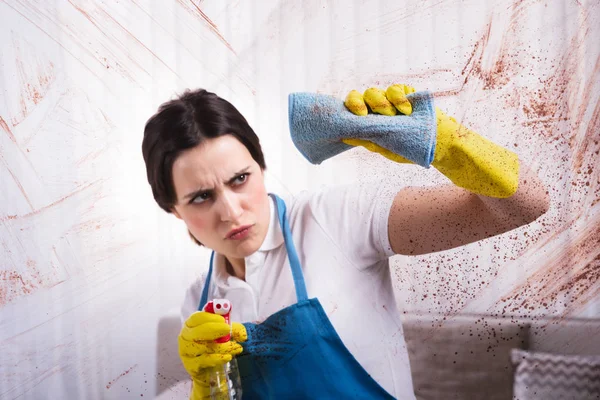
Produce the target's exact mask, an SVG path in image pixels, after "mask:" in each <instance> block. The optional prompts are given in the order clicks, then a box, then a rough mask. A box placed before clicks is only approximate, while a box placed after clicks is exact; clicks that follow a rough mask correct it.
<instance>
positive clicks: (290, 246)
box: [270, 194, 308, 301]
mask: <svg viewBox="0 0 600 400" xmlns="http://www.w3.org/2000/svg"><path fill="white" fill-rule="evenodd" d="M270 196H271V197H273V198H274V199H275V206H276V208H277V215H278V216H279V225H280V226H281V230H282V231H283V240H284V241H285V249H286V250H287V254H288V260H289V261H290V266H291V267H292V276H293V277H294V286H295V287H296V298H297V299H298V301H304V300H308V294H307V292H306V285H305V283H304V274H303V273H302V267H301V266H300V259H299V258H298V253H296V247H295V246H294V240H293V238H292V232H291V231H290V226H289V224H288V219H287V218H286V215H285V212H286V206H285V202H284V201H283V200H282V199H281V198H279V196H277V195H274V194H270Z"/></svg>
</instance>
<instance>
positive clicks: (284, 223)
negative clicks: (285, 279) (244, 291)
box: [198, 194, 308, 311]
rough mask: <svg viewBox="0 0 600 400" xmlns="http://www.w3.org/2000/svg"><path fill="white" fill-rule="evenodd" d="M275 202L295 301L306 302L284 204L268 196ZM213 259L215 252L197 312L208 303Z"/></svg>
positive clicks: (306, 295)
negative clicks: (294, 289)
mask: <svg viewBox="0 0 600 400" xmlns="http://www.w3.org/2000/svg"><path fill="white" fill-rule="evenodd" d="M269 196H271V197H272V198H273V199H274V200H275V209H276V210H277V216H278V217H279V226H280V227H281V231H282V232H283V240H284V242H285V249H286V251H287V254H288V260H289V262H290V267H291V268H292V276H293V278H294V286H295V288H296V298H297V300H298V301H299V302H300V301H304V300H308V294H307V292H306V284H305V283H304V274H303V273H302V267H301V266H300V259H299V258H298V253H297V252H296V247H295V246H294V240H293V238H292V232H291V231H290V226H289V224H288V219H287V218H286V215H285V213H286V211H287V208H286V206H285V202H284V201H283V200H282V199H281V198H279V196H277V195H275V194H269ZM214 259H215V252H214V251H213V252H212V253H211V255H210V267H209V268H208V275H207V277H206V282H205V283H204V289H202V297H201V298H200V304H199V305H198V311H202V308H203V307H204V305H205V304H206V303H207V302H208V288H209V286H210V278H211V276H212V273H213V263H214Z"/></svg>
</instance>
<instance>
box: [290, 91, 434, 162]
mask: <svg viewBox="0 0 600 400" xmlns="http://www.w3.org/2000/svg"><path fill="white" fill-rule="evenodd" d="M406 97H407V99H408V100H409V101H410V103H411V104H412V109H413V112H412V114H411V115H403V114H398V115H396V116H393V117H389V116H385V115H379V114H369V115H366V116H362V117H361V116H358V115H354V114H353V113H351V112H350V111H349V110H348V109H347V108H346V106H345V105H344V102H343V101H342V100H340V99H338V98H336V97H333V96H329V95H322V94H315V93H292V94H290V95H289V123H290V133H291V136H292V141H293V142H294V144H295V145H296V148H297V149H298V150H299V151H300V153H302V155H304V157H306V159H307V160H308V161H310V162H311V163H312V164H320V163H322V162H323V161H325V160H327V159H328V158H330V157H333V156H335V155H338V154H340V153H342V152H344V151H346V150H349V149H352V148H354V146H350V145H347V144H345V143H342V141H341V140H342V139H363V140H368V141H371V142H373V143H376V144H378V145H379V146H381V147H384V148H386V149H387V150H390V151H392V152H394V153H396V154H398V155H401V156H402V157H404V158H406V159H408V160H410V161H412V162H414V163H416V164H418V165H421V166H423V167H429V165H430V164H431V162H432V161H433V154H434V151H435V138H436V129H437V125H436V116H435V111H434V107H433V97H432V96H431V94H430V93H429V92H427V91H424V92H416V93H411V94H408V95H406Z"/></svg>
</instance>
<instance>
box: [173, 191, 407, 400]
mask: <svg viewBox="0 0 600 400" xmlns="http://www.w3.org/2000/svg"><path fill="white" fill-rule="evenodd" d="M397 192H398V189H397V188H395V189H391V190H390V189H388V188H387V187H386V186H385V185H351V186H343V187H329V188H326V189H322V190H320V191H317V192H302V193H300V194H299V195H297V196H295V197H294V198H290V199H284V200H285V203H286V206H287V217H288V220H289V225H290V229H291V231H292V236H293V239H294V244H295V246H296V251H297V253H298V257H299V259H300V263H301V265H302V271H303V273H304V279H305V282H306V289H307V292H308V297H309V298H313V297H316V298H318V299H319V301H320V302H321V305H322V306H323V309H324V310H325V312H326V313H327V316H328V317H329V319H330V320H331V323H332V325H333V326H334V328H335V330H336V331H337V333H338V335H339V336H340V338H341V339H342V342H343V343H344V344H345V346H346V347H347V348H348V349H349V350H350V352H351V353H352V355H354V357H355V358H356V359H357V361H358V362H359V363H360V364H361V365H362V366H363V368H365V370H366V371H367V372H368V373H369V374H370V375H371V376H372V377H373V378H374V379H375V380H376V381H377V382H378V383H379V384H380V385H381V386H382V387H383V388H384V389H385V390H387V391H388V393H390V394H391V395H392V396H394V397H396V398H398V399H414V398H415V397H414V393H413V387H412V379H411V374H410V364H409V359H408V353H407V350H406V344H405V341H404V334H403V330H402V323H401V320H400V315H399V312H398V310H397V308H396V302H395V298H394V293H393V288H392V282H391V277H390V270H389V262H388V258H389V257H390V256H392V255H393V254H394V253H393V251H392V248H391V246H390V242H389V237H388V218H389V214H390V209H391V205H392V202H393V199H394V197H395V195H396V193H397ZM224 260H225V259H224V257H223V256H222V255H219V254H217V255H215V265H214V273H213V276H212V279H211V284H210V289H209V296H208V298H209V299H212V298H227V299H229V300H230V301H231V304H232V312H231V320H232V321H237V322H261V321H263V320H265V319H266V318H267V317H269V316H270V315H272V314H274V313H275V312H277V311H279V310H281V309H283V308H285V307H288V306H290V305H292V304H295V303H296V301H297V300H296V292H295V288H294V280H293V278H292V272H291V269H290V265H289V261H288V259H287V251H286V249H285V245H284V239H283V233H282V231H281V228H280V226H279V221H278V218H277V213H276V209H275V206H274V204H273V202H271V219H270V223H269V229H268V232H267V236H266V238H265V240H264V242H263V244H262V245H261V247H260V249H259V250H258V251H256V252H255V253H254V254H252V255H250V256H249V257H246V259H245V261H246V280H245V281H243V280H241V279H239V278H236V277H234V276H232V275H230V274H228V273H227V271H226V268H225V261H224ZM207 261H208V260H207ZM205 279H206V273H204V274H203V275H202V276H201V277H200V278H199V279H198V280H197V281H196V282H194V284H192V286H191V287H190V289H189V290H188V292H187V294H186V298H185V301H184V304H183V307H182V318H183V319H184V320H185V319H187V318H188V317H189V316H190V315H191V314H192V313H193V312H194V311H196V309H197V307H198V302H199V301H200V296H201V294H202V289H203V287H204V282H205Z"/></svg>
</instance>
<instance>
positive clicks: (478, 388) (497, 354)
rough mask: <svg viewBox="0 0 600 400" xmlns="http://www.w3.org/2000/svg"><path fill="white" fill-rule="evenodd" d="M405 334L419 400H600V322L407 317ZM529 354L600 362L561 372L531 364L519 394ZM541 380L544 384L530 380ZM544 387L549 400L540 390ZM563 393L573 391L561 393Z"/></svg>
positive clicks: (550, 364)
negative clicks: (522, 362)
mask: <svg viewBox="0 0 600 400" xmlns="http://www.w3.org/2000/svg"><path fill="white" fill-rule="evenodd" d="M403 326H404V335H405V338H406V343H407V348H408V353H409V357H410V363H411V370H412V376H413V385H414V388H415V394H416V396H417V399H419V400H425V399H469V400H470V399H486V400H494V399H498V400H500V399H504V400H506V399H512V398H515V399H516V398H519V399H529V398H533V399H537V398H540V399H541V398H544V399H547V398H548V397H553V398H561V399H562V398H565V399H566V398H576V399H577V400H579V399H588V398H589V399H595V398H600V320H589V319H588V320H584V319H566V318H553V319H550V318H511V317H504V318H499V317H491V316H485V315H461V316H454V317H445V318H444V316H439V315H427V316H419V315H414V314H407V315H404V316H403ZM513 349H521V350H524V351H525V352H520V353H518V352H516V351H512V350H513ZM511 351H512V353H513V357H512V359H511ZM528 352H531V353H550V354H558V355H571V356H572V355H578V356H590V355H595V356H598V357H595V358H592V360H593V364H590V363H589V361H588V360H587V359H584V361H585V362H587V364H585V365H584V366H585V367H586V368H588V369H587V370H585V369H584V368H582V367H581V365H578V364H576V363H574V362H573V358H570V359H568V360H567V362H566V364H565V363H563V364H562V366H561V365H558V364H557V363H556V362H555V361H554V360H550V361H549V362H548V363H546V364H547V365H543V363H541V362H539V360H538V361H537V362H535V363H530V364H529V365H528V366H527V367H526V368H524V369H523V374H526V375H523V374H522V376H521V377H524V379H521V380H519V382H520V384H521V386H522V387H521V388H518V390H516V394H515V374H516V372H517V368H516V362H515V361H519V359H520V358H521V357H523V354H526V353H528ZM515 353H518V355H519V357H516V355H517V354H515ZM588 358H589V357H588ZM579 359H580V358H576V359H575V361H579ZM556 365H558V367H557V366H556ZM564 365H566V367H564ZM551 368H554V369H556V368H559V369H560V368H562V369H560V370H559V373H558V377H554V376H550V375H551V374H552V373H554V372H555V371H553V370H551ZM582 371H583V372H582ZM536 373H537V374H538V375H539V376H538V378H537V381H536V378H535V376H534V377H533V378H531V376H532V374H536ZM517 376H518V375H517ZM565 376H566V377H565ZM528 379H529V380H528ZM561 379H562V380H564V381H565V382H566V383H563V381H561ZM544 380H545V381H546V383H544V382H543V381H544ZM582 381H583V385H582V384H581V382H582ZM532 382H533V383H532ZM544 384H545V385H546V386H548V387H546V388H542V389H544V390H547V392H544V390H540V388H541V387H540V386H539V385H544ZM536 385H537V386H536ZM561 385H562V386H565V385H570V386H569V388H567V391H564V392H560V390H562V388H561V387H560V386H561ZM582 387H583V388H584V389H585V390H586V391H585V392H581V390H582ZM568 390H571V391H570V392H569V391H568ZM573 390H575V392H573ZM542 392H543V393H545V394H542ZM581 393H584V394H581Z"/></svg>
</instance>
